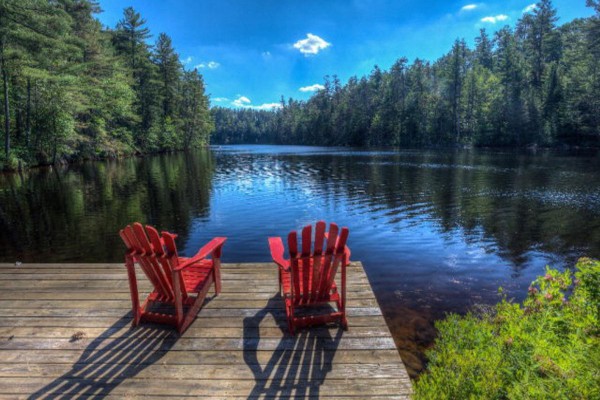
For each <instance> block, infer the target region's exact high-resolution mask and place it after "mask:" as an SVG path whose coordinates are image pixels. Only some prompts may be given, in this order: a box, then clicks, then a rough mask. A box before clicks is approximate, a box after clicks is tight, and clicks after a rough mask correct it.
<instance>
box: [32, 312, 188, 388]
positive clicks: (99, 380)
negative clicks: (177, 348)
mask: <svg viewBox="0 0 600 400" xmlns="http://www.w3.org/2000/svg"><path fill="white" fill-rule="evenodd" d="M129 324H131V317H130V313H128V314H127V315H124V316H123V317H121V319H119V320H118V321H117V322H116V323H115V324H114V325H112V326H111V327H110V328H108V329H107V330H106V331H104V332H103V333H102V334H101V335H100V336H98V337H97V338H95V339H93V340H92V341H91V343H90V344H89V345H88V346H87V347H86V349H85V350H84V352H83V354H82V355H81V356H80V357H79V359H78V360H77V361H76V362H75V363H74V364H73V366H72V367H71V370H70V371H68V372H66V373H65V374H64V375H62V376H61V377H59V378H57V379H55V380H54V381H52V382H50V383H49V384H47V385H46V386H44V387H43V388H41V389H39V390H38V391H36V392H35V393H33V394H31V395H30V396H29V397H28V399H47V398H52V399H61V398H62V399H77V398H86V399H87V398H93V399H102V398H104V397H106V396H107V395H109V394H110V392H111V391H112V390H113V389H114V388H115V387H117V386H119V385H120V384H121V383H122V382H123V381H124V380H126V379H129V378H132V377H135V376H136V375H137V374H138V373H140V372H141V371H142V370H144V369H145V368H147V367H148V366H150V365H152V364H154V363H156V362H157V361H158V360H160V359H161V358H162V357H163V356H164V355H165V354H166V353H167V351H169V350H170V349H171V348H172V347H173V345H175V343H176V342H177V339H178V338H179V335H178V334H177V332H176V331H174V330H173V329H172V328H170V327H163V326H159V325H147V324H143V325H140V326H138V327H135V328H130V329H128V330H127V331H126V332H124V333H122V334H121V335H120V336H117V337H114V336H113V335H114V334H115V333H116V332H119V331H121V330H122V329H123V328H125V327H126V326H127V325H129ZM75 340H76V339H75V338H74V339H71V341H75Z"/></svg>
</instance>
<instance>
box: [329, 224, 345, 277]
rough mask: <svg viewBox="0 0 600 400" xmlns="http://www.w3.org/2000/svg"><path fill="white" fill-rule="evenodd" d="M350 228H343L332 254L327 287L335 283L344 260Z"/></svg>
mask: <svg viewBox="0 0 600 400" xmlns="http://www.w3.org/2000/svg"><path fill="white" fill-rule="evenodd" d="M348 234H349V232H348V228H342V231H341V232H340V236H339V237H338V240H337V242H336V245H335V252H334V254H333V256H332V261H331V267H330V270H329V276H328V278H327V284H326V286H327V287H331V285H332V284H333V280H334V278H335V274H336V273H337V269H338V267H339V265H340V262H341V261H342V256H343V255H344V249H345V247H346V241H347V240H348Z"/></svg>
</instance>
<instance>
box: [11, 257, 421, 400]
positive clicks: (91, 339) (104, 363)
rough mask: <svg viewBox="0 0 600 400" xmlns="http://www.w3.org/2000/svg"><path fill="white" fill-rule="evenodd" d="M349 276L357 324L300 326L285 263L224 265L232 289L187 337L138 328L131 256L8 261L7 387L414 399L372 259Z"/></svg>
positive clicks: (17, 393)
mask: <svg viewBox="0 0 600 400" xmlns="http://www.w3.org/2000/svg"><path fill="white" fill-rule="evenodd" d="M348 277H349V279H348V314H349V315H348V318H349V325H350V329H349V330H348V331H342V330H340V329H339V328H338V327H337V326H323V327H314V328H311V329H306V330H302V331H300V332H299V333H297V334H296V336H293V337H292V336H290V335H289V334H287V331H286V323H285V313H284V311H283V303H282V300H281V298H280V297H279V296H278V295H277V294H276V292H277V272H276V269H275V266H274V265H273V264H267V263H264V264H224V265H223V267H222V279H223V293H222V294H221V295H220V296H217V297H210V296H209V297H210V298H209V300H208V301H207V303H206V304H205V306H204V309H203V310H202V311H201V312H200V314H199V315H198V318H196V320H195V322H194V323H193V324H192V325H191V326H190V328H189V329H188V330H187V331H186V332H185V333H184V335H182V336H181V337H179V336H178V335H177V334H176V332H175V331H174V330H171V329H169V328H166V327H162V326H157V325H143V326H141V327H138V328H135V329H131V328H130V325H131V315H130V300H129V288H128V284H127V277H126V272H125V269H124V267H123V266H122V265H120V264H22V265H19V266H16V265H14V264H1V263H0V398H15V399H25V398H27V399H37V398H53V397H64V398H82V399H85V398H107V399H108V398H120V399H121V398H127V399H136V398H147V397H163V398H164V397H171V398H185V397H202V398H205V399H255V398H256V399H258V398H340V399H341V398H372V399H406V398H409V397H410V394H411V393H412V387H411V383H410V379H409V377H408V374H407V372H406V369H405V367H404V365H403V364H402V361H401V359H400V357H399V355H398V351H397V350H396V347H395V345H394V341H393V339H392V337H391V334H390V332H389V329H388V328H387V326H386V324H385V321H384V319H383V316H382V315H381V310H380V309H379V306H378V304H377V301H376V299H375V296H374V294H373V292H372V289H371V287H370V284H369V281H368V279H367V276H366V274H365V273H364V270H363V268H362V265H361V264H360V263H353V264H352V265H351V266H350V267H349V271H348ZM140 287H141V290H142V291H147V290H150V286H149V285H147V284H145V283H142V284H141V285H140Z"/></svg>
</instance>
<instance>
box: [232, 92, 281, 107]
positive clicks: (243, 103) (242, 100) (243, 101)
mask: <svg viewBox="0 0 600 400" xmlns="http://www.w3.org/2000/svg"><path fill="white" fill-rule="evenodd" d="M251 103H252V101H251V100H250V99H249V98H247V97H246V96H241V95H238V98H237V99H235V100H234V101H232V102H231V105H232V106H234V107H241V108H252V109H254V110H274V109H276V108H281V104H280V103H264V104H261V105H258V106H254V105H252V104H251Z"/></svg>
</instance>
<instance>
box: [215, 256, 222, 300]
mask: <svg viewBox="0 0 600 400" xmlns="http://www.w3.org/2000/svg"><path fill="white" fill-rule="evenodd" d="M213 280H214V281H215V294H216V295H217V296H218V295H219V294H220V293H221V260H220V259H219V258H215V259H213Z"/></svg>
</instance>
